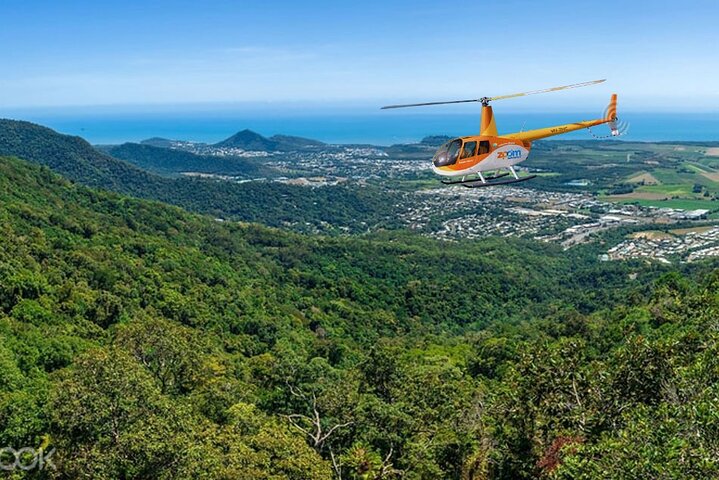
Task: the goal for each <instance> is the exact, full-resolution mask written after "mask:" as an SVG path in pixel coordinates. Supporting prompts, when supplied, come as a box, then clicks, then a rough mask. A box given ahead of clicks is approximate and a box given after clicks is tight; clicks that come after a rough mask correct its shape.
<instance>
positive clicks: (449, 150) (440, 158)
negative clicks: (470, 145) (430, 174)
mask: <svg viewBox="0 0 719 480" xmlns="http://www.w3.org/2000/svg"><path fill="white" fill-rule="evenodd" d="M461 148H462V140H460V139H457V140H452V141H451V142H447V143H445V144H444V145H442V146H441V147H440V148H439V150H437V153H435V155H434V160H433V161H434V166H435V167H446V166H449V165H454V164H455V163H456V162H457V159H458V158H459V151H460V149H461Z"/></svg>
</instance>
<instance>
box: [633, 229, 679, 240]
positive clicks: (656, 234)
mask: <svg viewBox="0 0 719 480" xmlns="http://www.w3.org/2000/svg"><path fill="white" fill-rule="evenodd" d="M673 237H674V236H673V235H672V234H670V233H667V232H662V231H661V230H646V231H643V232H635V233H633V234H631V235H630V238H635V239H636V238H644V239H647V240H664V239H667V238H673Z"/></svg>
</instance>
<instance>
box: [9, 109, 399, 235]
mask: <svg viewBox="0 0 719 480" xmlns="http://www.w3.org/2000/svg"><path fill="white" fill-rule="evenodd" d="M147 148H152V147H147ZM0 155H4V156H15V157H18V158H22V159H24V160H27V161H29V162H33V163H36V164H39V165H45V166H48V167H50V168H51V169H53V170H54V171H55V172H57V173H59V174H61V175H63V176H65V177H66V178H68V179H70V180H72V181H75V182H78V183H81V184H83V185H87V186H91V187H96V188H101V189H106V190H112V191H115V192H119V193H123V194H128V195H132V196H135V197H140V198H145V199H152V200H159V201H162V202H166V203H170V204H174V205H178V206H181V207H183V208H186V209H188V210H191V211H194V212H200V213H206V214H209V215H212V216H215V217H220V218H226V219H232V220H242V221H248V222H260V223H263V224H266V225H271V226H283V227H292V228H294V229H296V230H300V231H317V230H320V231H323V232H326V233H337V232H345V231H350V232H364V231H366V230H367V229H368V228H370V227H371V226H374V225H376V224H380V223H381V224H383V225H389V226H392V225H393V224H395V223H397V220H396V217H397V211H396V210H395V207H394V206H395V205H396V202H395V201H394V198H395V195H397V194H396V193H393V192H388V191H384V190H383V191H382V195H378V194H377V193H378V187H372V186H367V187H365V188H361V189H355V188H349V187H346V186H341V185H340V186H331V187H326V188H321V189H313V190H310V189H307V188H304V187H300V186H293V185H286V184H280V183H276V182H248V183H243V184H238V183H233V182H225V181H214V180H204V179H198V178H177V179H169V178H164V177H161V176H159V175H155V174H152V173H149V172H147V171H145V170H142V169H140V168H138V167H136V166H134V165H131V164H130V163H128V162H125V161H123V160H118V159H116V158H114V157H111V156H109V155H107V154H105V153H102V152H100V151H98V150H96V149H94V148H93V147H92V146H91V145H90V144H89V143H87V142H86V141H85V140H83V139H81V138H79V137H70V136H67V135H61V134H59V133H57V132H55V131H53V130H50V129H48V128H45V127H41V126H39V125H35V124H32V123H29V122H18V121H14V120H2V119H0Z"/></svg>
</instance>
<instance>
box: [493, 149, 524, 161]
mask: <svg viewBox="0 0 719 480" xmlns="http://www.w3.org/2000/svg"><path fill="white" fill-rule="evenodd" d="M521 157H522V151H521V150H507V151H506V152H497V158H501V159H507V160H514V159H515V158H521Z"/></svg>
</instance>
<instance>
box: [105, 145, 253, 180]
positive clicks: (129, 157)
mask: <svg viewBox="0 0 719 480" xmlns="http://www.w3.org/2000/svg"><path fill="white" fill-rule="evenodd" d="M103 150H104V151H105V152H106V153H107V154H109V155H111V156H112V157H114V158H119V159H121V160H125V161H126V162H129V163H132V164H133V165H135V166H137V167H140V168H142V169H143V170H149V171H150V172H153V173H156V174H158V175H169V176H177V175H179V174H181V173H185V172H201V173H222V174H225V175H233V176H239V177H249V178H252V177H260V176H263V175H266V174H267V171H266V169H263V168H262V165H261V164H260V163H258V162H256V161H251V160H247V159H243V158H236V157H213V156H206V155H196V154H194V153H190V152H186V151H182V150H173V149H170V148H162V147H158V146H152V145H143V144H139V143H124V144H122V145H113V146H110V147H106V148H104V149H103Z"/></svg>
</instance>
